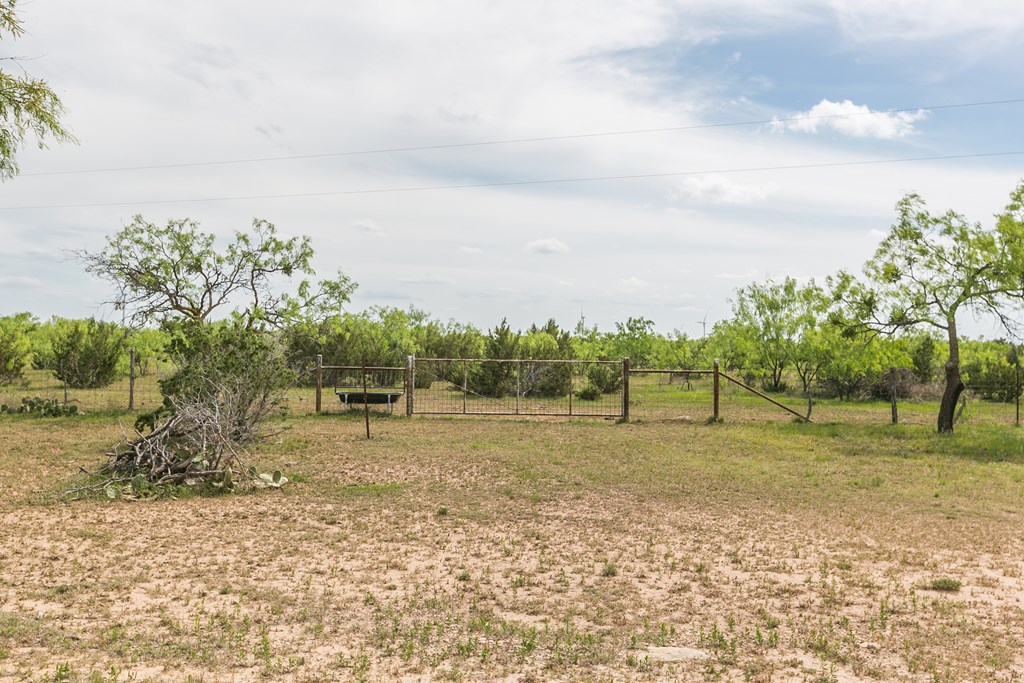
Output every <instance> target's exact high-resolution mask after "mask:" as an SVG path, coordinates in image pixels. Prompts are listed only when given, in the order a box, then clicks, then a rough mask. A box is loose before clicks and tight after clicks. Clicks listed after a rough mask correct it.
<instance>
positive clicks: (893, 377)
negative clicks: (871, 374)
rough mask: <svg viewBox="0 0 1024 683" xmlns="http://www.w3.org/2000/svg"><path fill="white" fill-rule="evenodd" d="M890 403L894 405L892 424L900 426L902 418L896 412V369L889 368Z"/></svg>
mask: <svg viewBox="0 0 1024 683" xmlns="http://www.w3.org/2000/svg"><path fill="white" fill-rule="evenodd" d="M889 401H890V402H891V403H892V423H893V424H899V421H900V416H899V413H897V412H896V368H889Z"/></svg>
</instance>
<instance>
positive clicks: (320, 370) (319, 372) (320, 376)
mask: <svg viewBox="0 0 1024 683" xmlns="http://www.w3.org/2000/svg"><path fill="white" fill-rule="evenodd" d="M323 386H324V357H323V354H320V353H318V354H316V412H318V413H319V412H320V397H321V392H322V391H323Z"/></svg>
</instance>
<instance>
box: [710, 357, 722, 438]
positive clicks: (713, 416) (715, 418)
mask: <svg viewBox="0 0 1024 683" xmlns="http://www.w3.org/2000/svg"><path fill="white" fill-rule="evenodd" d="M713 376H714V382H712V385H711V386H712V391H713V392H714V397H713V399H712V402H713V407H712V413H711V419H712V420H713V421H715V422H718V421H719V420H720V419H721V417H720V416H719V412H718V392H719V387H720V386H721V384H720V381H719V377H718V359H717V358H716V359H715V364H714V375H713Z"/></svg>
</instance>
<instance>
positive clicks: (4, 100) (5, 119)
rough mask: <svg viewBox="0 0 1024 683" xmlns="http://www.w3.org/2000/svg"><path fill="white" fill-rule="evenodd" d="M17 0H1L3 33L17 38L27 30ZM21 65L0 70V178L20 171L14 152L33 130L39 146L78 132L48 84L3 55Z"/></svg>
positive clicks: (72, 139) (71, 138) (72, 138)
mask: <svg viewBox="0 0 1024 683" xmlns="http://www.w3.org/2000/svg"><path fill="white" fill-rule="evenodd" d="M16 4H17V0H0V34H3V33H7V34H9V35H10V36H11V37H13V38H17V37H18V36H20V35H22V34H23V33H24V32H25V29H24V28H22V25H21V20H20V19H19V18H18V15H17V13H16V12H15V5H16ZM0 61H7V62H10V63H12V64H14V65H15V66H17V67H19V70H20V72H21V73H18V74H10V73H7V72H6V71H0V181H4V180H9V179H11V178H13V177H14V176H16V175H17V174H18V162H17V160H15V158H14V155H15V153H17V151H18V148H20V147H21V145H22V144H23V143H24V141H25V137H26V136H28V135H29V134H30V133H31V134H32V135H33V136H34V137H35V138H36V144H38V145H39V147H40V148H42V147H45V146H46V141H47V139H48V138H53V139H54V140H56V141H57V142H72V143H73V142H75V136H74V135H72V134H71V132H70V131H69V130H68V129H67V128H66V127H65V126H64V123H63V122H62V120H61V119H63V118H64V105H63V104H62V103H61V101H60V98H59V97H57V94H56V93H55V92H53V89H52V88H51V87H50V86H49V84H48V83H47V82H46V81H44V80H42V79H40V78H33V77H32V76H30V75H29V74H28V73H27V72H26V71H25V69H24V67H23V66H22V64H21V61H22V60H21V59H19V58H18V57H16V56H11V55H3V56H0Z"/></svg>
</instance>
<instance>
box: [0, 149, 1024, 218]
mask: <svg viewBox="0 0 1024 683" xmlns="http://www.w3.org/2000/svg"><path fill="white" fill-rule="evenodd" d="M1020 154H1024V150H1021V151H1014V152H986V153H981V154H947V155H943V156H930V157H905V158H902V159H868V160H863V161H835V162H830V163H819V164H791V165H786V166H752V167H747V168H723V169H715V170H705V171H672V172H667V173H633V174H628V175H610V176H590V177H583V178H547V179H541V180H509V181H502V182H491V183H465V184H459V185H423V186H418V187H383V188H374V189H366V190H334V191H328V192H295V193H289V194H261V195H238V196H232V197H193V198H188V199H152V200H141V201H122V202H88V203H81V204H41V205H26V206H2V207H0V211H30V210H33V211H34V210H40V209H85V208H100V207H110V206H145V205H152V204H190V203H200V202H232V201H243V200H256V199H298V198H312V197H341V196H346V195H370V194H389V193H400V192H428V191H436V190H465V189H475V188H487V187H516V186H522V185H556V184H560V183H586V182H597V181H607V180H634V179H643V178H671V177H680V176H693V175H707V174H718V175H721V174H727V173H752V172H757V171H796V170H803V169H814V168H840V167H844V166H872V165H880V164H902V163H909V162H915V161H949V160H954V159H981V158H986V157H1007V156H1016V155H1020Z"/></svg>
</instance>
